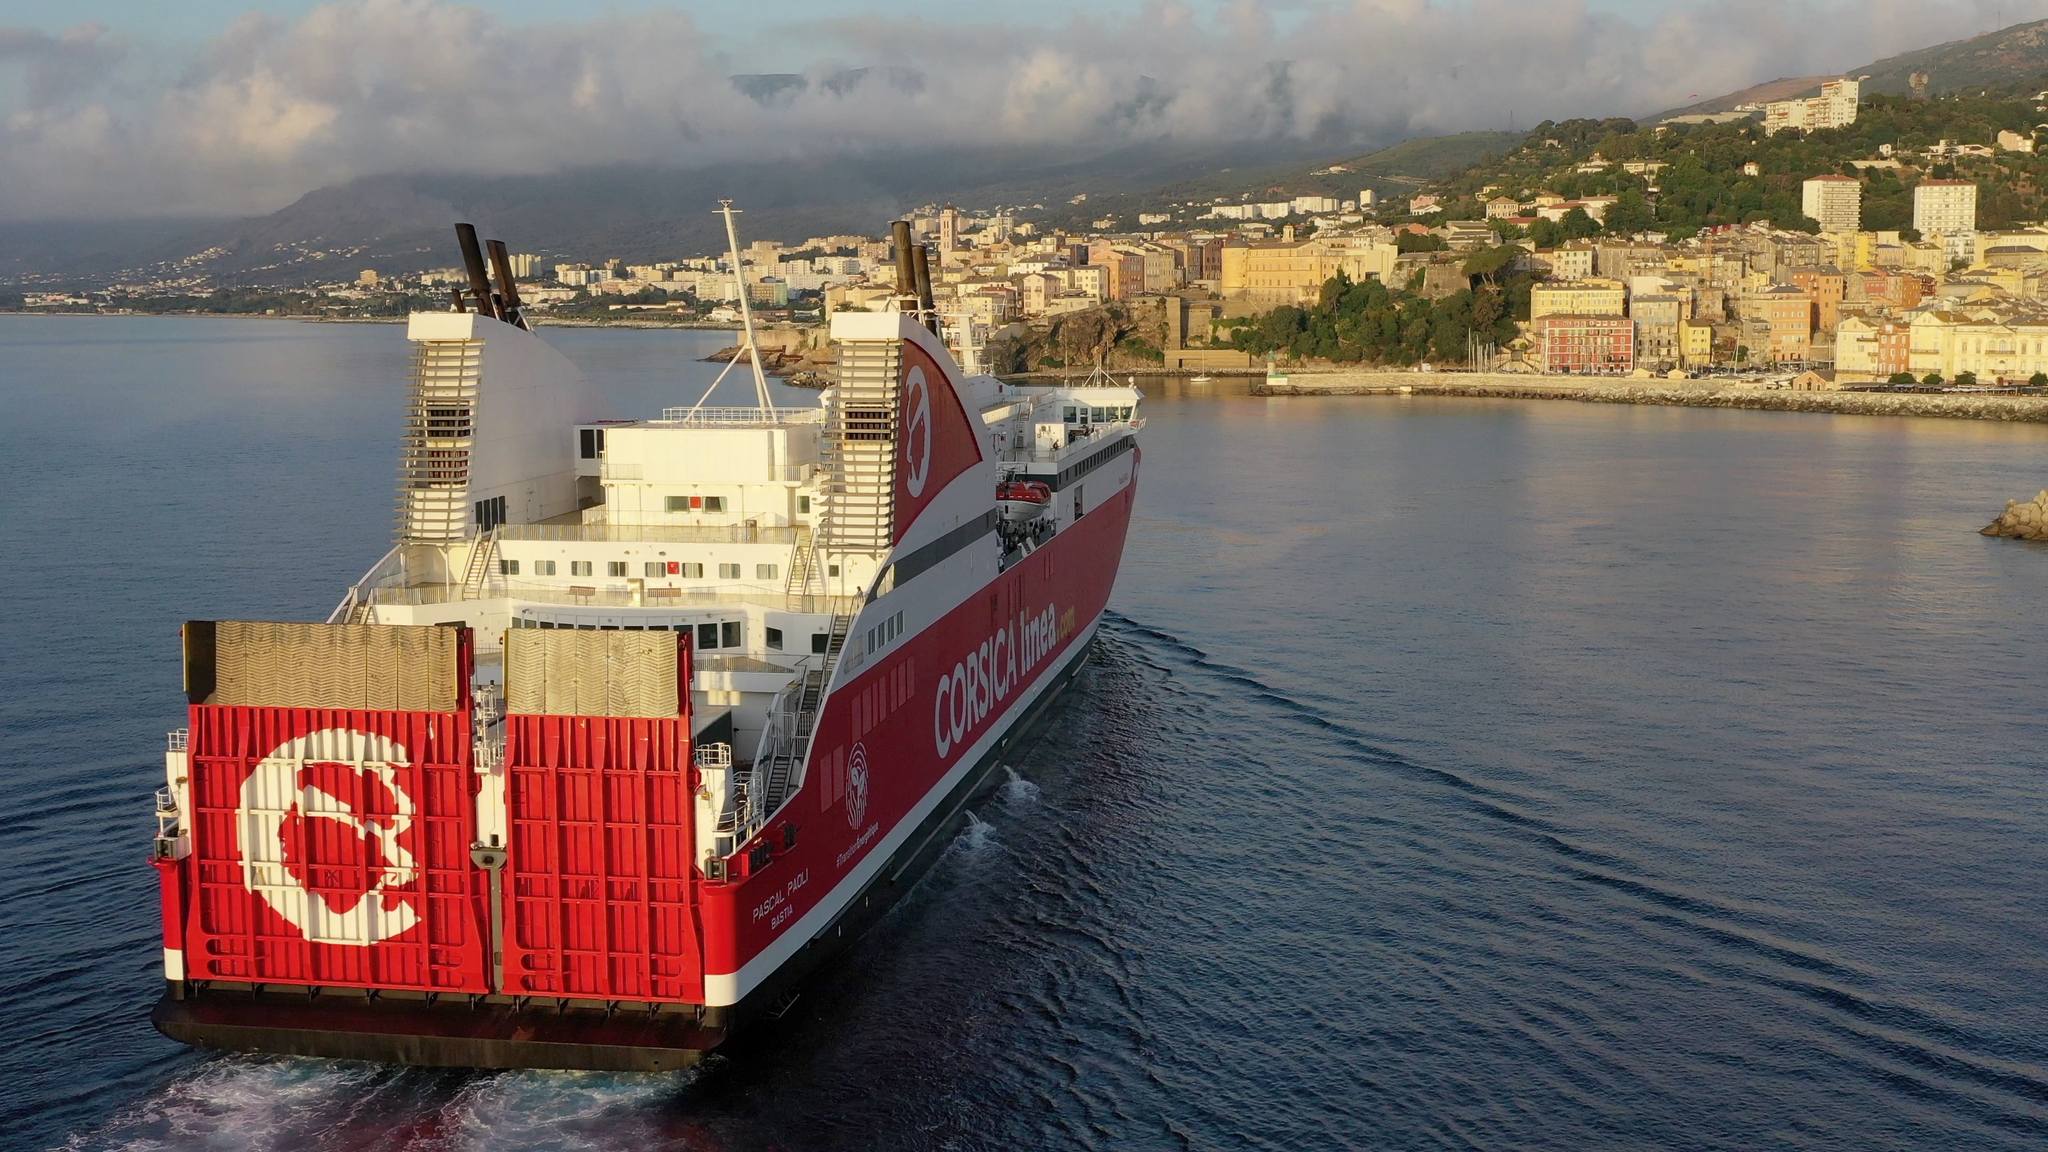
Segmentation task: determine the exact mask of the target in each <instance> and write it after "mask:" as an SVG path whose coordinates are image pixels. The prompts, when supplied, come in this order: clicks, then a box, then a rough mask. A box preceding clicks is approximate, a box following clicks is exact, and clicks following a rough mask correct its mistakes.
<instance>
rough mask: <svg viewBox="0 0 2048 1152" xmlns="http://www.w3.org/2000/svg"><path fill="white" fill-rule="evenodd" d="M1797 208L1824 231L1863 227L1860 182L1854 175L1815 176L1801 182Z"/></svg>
mask: <svg viewBox="0 0 2048 1152" xmlns="http://www.w3.org/2000/svg"><path fill="white" fill-rule="evenodd" d="M1799 210H1800V212H1802V213H1804V214H1805V215H1806V217H1807V218H1808V219H1810V220H1813V221H1815V222H1817V223H1818V224H1819V225H1820V230H1821V231H1823V232H1855V231H1858V230H1859V229H1861V228H1862V226H1863V182H1862V181H1860V180H1858V179H1856V178H1855V177H1854V176H1815V177H1813V178H1812V179H1810V180H1808V181H1806V182H1805V183H1804V184H1801V185H1800V188H1799Z"/></svg>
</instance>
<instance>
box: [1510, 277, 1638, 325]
mask: <svg viewBox="0 0 2048 1152" xmlns="http://www.w3.org/2000/svg"><path fill="white" fill-rule="evenodd" d="M1627 298H1628V291H1627V289H1625V288H1623V287H1622V284H1621V281H1619V280H1564V281H1552V282H1550V283H1547V284H1538V285H1536V286H1534V287H1533V288H1531V289H1530V290H1529V319H1530V320H1532V321H1534V320H1541V319H1543V318H1544V317H1545V316H1620V315H1622V314H1623V313H1624V312H1625V311H1626V310H1627Z"/></svg>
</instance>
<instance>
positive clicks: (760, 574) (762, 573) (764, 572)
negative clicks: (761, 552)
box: [754, 564, 776, 580]
mask: <svg viewBox="0 0 2048 1152" xmlns="http://www.w3.org/2000/svg"><path fill="white" fill-rule="evenodd" d="M775 570H776V569H775V565H773V564H756V565H754V579H756V580H773V579H775Z"/></svg>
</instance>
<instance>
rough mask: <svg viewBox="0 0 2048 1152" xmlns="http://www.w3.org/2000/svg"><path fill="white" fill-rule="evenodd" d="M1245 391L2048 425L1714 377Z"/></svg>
mask: <svg viewBox="0 0 2048 1152" xmlns="http://www.w3.org/2000/svg"><path fill="white" fill-rule="evenodd" d="M1251 391H1252V394H1253V395H1255V396H1399V395H1415V396H1472V397H1489V398H1509V399H1521V400H1576V401H1579V402H1581V403H1588V404H1668V405H1677V406H1680V407H1688V408H1748V409H1756V410H1761V411H1771V412H1838V413H1848V414H1853V415H1864V416H1936V417H1944V418H1948V419H1960V420H2002V421H2014V422H2022V423H2032V424H2048V397H2044V396H2007V395H1978V394H1970V393H1954V392H1925V393H1922V392H1799V391H1791V390H1786V389H1769V388H1758V387H1735V386H1732V385H1729V384H1728V383H1726V382H1724V381H1718V380H1627V379H1592V378H1587V377H1575V376H1527V375H1513V374H1507V373H1477V372H1456V373H1447V372H1371V371H1366V372H1317V373H1310V374H1303V375H1298V376H1293V377H1290V378H1288V379H1287V380H1286V381H1285V382H1280V381H1268V380H1255V381H1254V382H1253V383H1252V385H1251Z"/></svg>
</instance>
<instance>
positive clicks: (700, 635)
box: [697, 624, 718, 650]
mask: <svg viewBox="0 0 2048 1152" xmlns="http://www.w3.org/2000/svg"><path fill="white" fill-rule="evenodd" d="M697 647H698V649H699V650H702V649H706V648H716V647H718V625H716V624H699V625H697Z"/></svg>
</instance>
